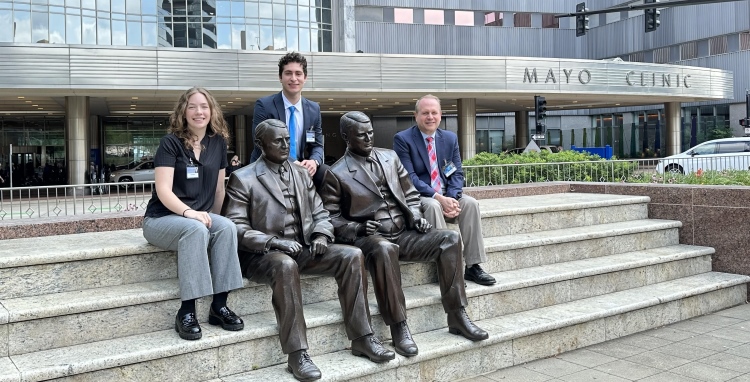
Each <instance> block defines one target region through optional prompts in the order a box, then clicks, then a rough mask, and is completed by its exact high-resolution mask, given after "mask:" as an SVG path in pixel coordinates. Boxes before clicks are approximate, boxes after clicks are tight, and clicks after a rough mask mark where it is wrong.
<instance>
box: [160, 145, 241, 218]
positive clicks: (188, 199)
mask: <svg viewBox="0 0 750 382" xmlns="http://www.w3.org/2000/svg"><path fill="white" fill-rule="evenodd" d="M201 144H202V145H203V147H205V149H204V150H203V151H202V152H201V159H200V161H199V160H197V159H195V155H194V154H193V150H188V149H187V148H185V145H184V144H183V143H182V141H181V140H180V138H177V136H175V135H174V134H168V135H165V136H164V137H163V138H162V139H161V142H159V148H158V149H156V156H154V167H173V168H174V182H173V183H172V192H174V194H175V195H177V197H178V198H180V200H181V201H182V202H183V203H185V204H187V205H188V206H189V207H190V208H192V209H194V210H196V211H210V210H211V208H212V207H213V205H214V198H215V197H216V181H217V179H218V178H219V170H221V169H222V168H226V167H227V143H226V141H225V140H224V138H223V137H222V136H220V135H218V134H216V135H214V136H209V135H208V134H206V136H205V137H203V140H202V141H201ZM191 159H192V160H193V164H194V165H195V166H197V167H198V179H188V178H187V166H188V164H189V163H190V160H191ZM172 213H173V212H172V211H170V210H169V209H168V208H167V207H165V206H164V204H163V203H162V202H161V200H159V196H158V195H157V194H156V188H154V192H153V194H152V195H151V200H150V201H149V202H148V206H147V207H146V216H147V217H151V218H159V217H162V216H167V215H169V214H172Z"/></svg>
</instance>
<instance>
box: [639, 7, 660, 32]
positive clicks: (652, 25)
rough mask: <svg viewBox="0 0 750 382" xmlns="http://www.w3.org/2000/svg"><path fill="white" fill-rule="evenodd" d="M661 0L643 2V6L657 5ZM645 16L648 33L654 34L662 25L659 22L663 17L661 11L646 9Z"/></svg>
mask: <svg viewBox="0 0 750 382" xmlns="http://www.w3.org/2000/svg"><path fill="white" fill-rule="evenodd" d="M658 2H659V0H643V4H656V3H658ZM643 14H644V16H645V20H646V32H653V31H655V30H656V28H658V27H659V24H661V21H659V17H660V15H661V11H659V10H658V9H656V7H654V8H646V9H645V10H644V11H643Z"/></svg>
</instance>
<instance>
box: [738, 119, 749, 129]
mask: <svg viewBox="0 0 750 382" xmlns="http://www.w3.org/2000/svg"><path fill="white" fill-rule="evenodd" d="M740 126H747V118H742V119H740ZM747 127H750V126H747Z"/></svg>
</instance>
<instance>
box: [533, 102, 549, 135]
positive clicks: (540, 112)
mask: <svg viewBox="0 0 750 382" xmlns="http://www.w3.org/2000/svg"><path fill="white" fill-rule="evenodd" d="M534 114H536V133H537V134H544V132H545V130H546V126H547V125H546V124H545V123H544V120H545V119H546V118H547V99H545V98H544V97H542V96H534Z"/></svg>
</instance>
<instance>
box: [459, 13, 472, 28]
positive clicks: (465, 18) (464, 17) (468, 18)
mask: <svg viewBox="0 0 750 382" xmlns="http://www.w3.org/2000/svg"><path fill="white" fill-rule="evenodd" d="M455 18H456V25H465V26H469V27H471V26H474V12H470V11H456V12H455Z"/></svg>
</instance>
